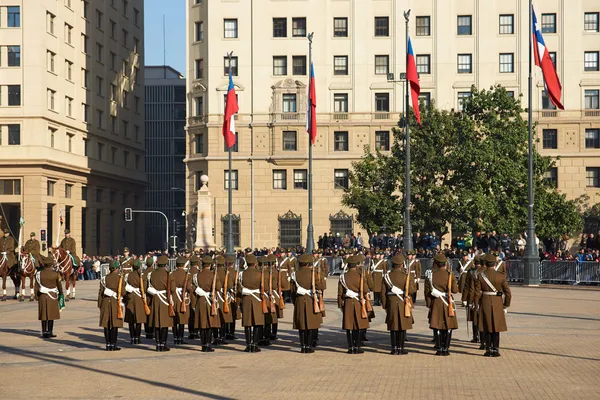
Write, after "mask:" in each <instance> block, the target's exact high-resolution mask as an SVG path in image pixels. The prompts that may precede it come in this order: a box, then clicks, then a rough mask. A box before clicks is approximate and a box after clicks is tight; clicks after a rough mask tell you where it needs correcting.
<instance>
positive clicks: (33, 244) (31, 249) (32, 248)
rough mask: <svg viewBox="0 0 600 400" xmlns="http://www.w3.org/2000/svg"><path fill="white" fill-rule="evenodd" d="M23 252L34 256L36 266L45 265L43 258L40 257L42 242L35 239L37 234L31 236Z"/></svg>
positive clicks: (33, 233) (32, 233)
mask: <svg viewBox="0 0 600 400" xmlns="http://www.w3.org/2000/svg"><path fill="white" fill-rule="evenodd" d="M23 251H24V252H25V253H29V254H31V255H32V256H33V259H34V260H35V264H36V265H43V262H42V257H41V256H40V251H41V245H40V242H39V241H38V240H37V239H36V238H35V232H31V236H30V238H29V240H28V241H27V242H25V245H24V246H23Z"/></svg>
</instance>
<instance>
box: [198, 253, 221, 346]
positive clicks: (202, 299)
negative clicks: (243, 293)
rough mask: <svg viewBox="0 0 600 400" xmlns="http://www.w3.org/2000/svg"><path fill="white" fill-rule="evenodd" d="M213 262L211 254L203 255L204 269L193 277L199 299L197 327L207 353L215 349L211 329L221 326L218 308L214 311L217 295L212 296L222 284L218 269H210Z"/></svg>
mask: <svg viewBox="0 0 600 400" xmlns="http://www.w3.org/2000/svg"><path fill="white" fill-rule="evenodd" d="M213 262H214V261H213V259H212V258H211V257H210V256H204V257H202V270H201V271H200V272H198V273H197V274H196V275H195V276H194V277H193V278H192V283H193V289H194V291H195V292H196V299H197V300H196V310H195V313H196V317H195V323H196V325H195V327H196V328H197V329H199V330H200V340H201V341H202V351H203V352H205V353H206V352H213V351H215V350H214V349H213V348H212V347H211V336H212V331H211V330H212V329H214V328H217V329H218V328H220V327H221V317H220V316H219V312H218V310H217V312H215V313H213V312H212V306H213V303H214V302H216V301H217V298H216V296H214V297H213V296H212V292H213V289H214V291H215V293H216V291H217V288H218V287H219V286H220V285H221V282H220V281H219V275H218V274H217V273H216V271H215V272H213V271H211V269H210V267H211V265H212V264H213ZM213 286H214V287H213Z"/></svg>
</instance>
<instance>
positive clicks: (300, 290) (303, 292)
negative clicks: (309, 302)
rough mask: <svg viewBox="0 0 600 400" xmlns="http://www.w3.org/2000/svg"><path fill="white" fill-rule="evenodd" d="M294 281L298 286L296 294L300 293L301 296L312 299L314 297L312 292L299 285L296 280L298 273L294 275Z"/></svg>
mask: <svg viewBox="0 0 600 400" xmlns="http://www.w3.org/2000/svg"><path fill="white" fill-rule="evenodd" d="M292 279H293V280H294V283H295V284H296V293H298V294H299V295H300V296H311V297H312V295H313V293H312V290H308V289H305V288H303V287H302V286H300V285H299V284H298V281H297V280H296V273H292Z"/></svg>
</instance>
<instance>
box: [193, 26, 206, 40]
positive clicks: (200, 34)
mask: <svg viewBox="0 0 600 400" xmlns="http://www.w3.org/2000/svg"><path fill="white" fill-rule="evenodd" d="M194 26H195V31H196V42H201V41H202V40H204V22H202V21H200V22H196V23H195V24H194Z"/></svg>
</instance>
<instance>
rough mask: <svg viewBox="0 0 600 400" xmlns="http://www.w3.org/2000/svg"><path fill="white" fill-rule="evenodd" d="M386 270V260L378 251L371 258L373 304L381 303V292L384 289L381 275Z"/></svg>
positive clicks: (378, 304)
mask: <svg viewBox="0 0 600 400" xmlns="http://www.w3.org/2000/svg"><path fill="white" fill-rule="evenodd" d="M387 272H388V265H387V261H386V260H385V259H384V258H383V254H381V253H379V254H377V256H376V259H375V260H371V277H372V279H373V295H374V298H373V300H374V301H373V305H375V306H380V305H381V296H382V292H383V291H384V290H385V288H384V285H383V275H384V274H386V273H387Z"/></svg>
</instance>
